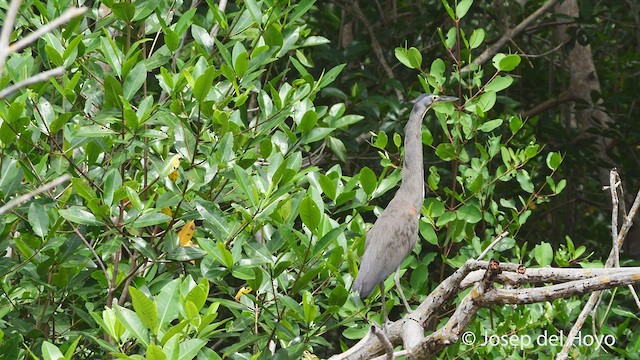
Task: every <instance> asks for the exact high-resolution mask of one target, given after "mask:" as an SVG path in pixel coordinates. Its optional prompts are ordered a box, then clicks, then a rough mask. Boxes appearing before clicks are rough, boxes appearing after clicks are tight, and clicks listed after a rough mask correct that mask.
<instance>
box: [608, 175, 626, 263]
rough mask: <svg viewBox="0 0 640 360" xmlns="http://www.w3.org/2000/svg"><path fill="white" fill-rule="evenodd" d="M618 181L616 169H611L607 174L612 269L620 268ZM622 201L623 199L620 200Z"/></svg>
mask: <svg viewBox="0 0 640 360" xmlns="http://www.w3.org/2000/svg"><path fill="white" fill-rule="evenodd" d="M617 180H618V172H617V171H616V169H611V171H610V172H609V184H611V185H610V186H609V191H610V192H611V203H612V211H611V242H612V244H613V245H612V246H611V250H612V251H613V265H614V267H620V251H619V249H618V244H617V240H618V216H620V215H619V214H618V202H619V200H618V186H619V185H620V183H619V182H618V181H617ZM622 201H624V199H622Z"/></svg>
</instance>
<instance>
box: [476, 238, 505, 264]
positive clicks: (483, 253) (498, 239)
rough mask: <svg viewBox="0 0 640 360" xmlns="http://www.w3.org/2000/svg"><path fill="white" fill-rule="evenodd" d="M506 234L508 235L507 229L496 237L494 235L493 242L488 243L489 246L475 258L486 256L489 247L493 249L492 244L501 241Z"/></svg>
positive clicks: (494, 244)
mask: <svg viewBox="0 0 640 360" xmlns="http://www.w3.org/2000/svg"><path fill="white" fill-rule="evenodd" d="M507 235H509V232H508V231H505V232H503V233H502V234H500V235H498V237H496V239H495V240H493V242H492V243H491V244H489V246H487V248H486V249H484V251H483V252H482V253H481V254H480V255H478V257H477V258H476V260H482V258H484V257H485V256H487V254H488V253H489V251H491V249H493V247H494V246H496V244H497V243H499V242H500V241H502V239H504V238H505V237H507Z"/></svg>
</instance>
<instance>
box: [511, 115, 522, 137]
mask: <svg viewBox="0 0 640 360" xmlns="http://www.w3.org/2000/svg"><path fill="white" fill-rule="evenodd" d="M522 125H523V123H522V119H520V117H519V116H512V117H510V118H509V130H511V132H512V133H514V134H515V133H517V132H518V131H519V130H520V129H522Z"/></svg>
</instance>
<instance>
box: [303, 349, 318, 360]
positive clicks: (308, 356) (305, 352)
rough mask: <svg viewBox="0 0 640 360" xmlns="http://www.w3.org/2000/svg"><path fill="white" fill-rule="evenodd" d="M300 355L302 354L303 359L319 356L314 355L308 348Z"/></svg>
mask: <svg viewBox="0 0 640 360" xmlns="http://www.w3.org/2000/svg"><path fill="white" fill-rule="evenodd" d="M302 356H304V359H305V360H318V359H319V358H318V357H317V356H315V355H314V354H313V353H311V352H310V351H309V350H305V351H304V352H303V353H302Z"/></svg>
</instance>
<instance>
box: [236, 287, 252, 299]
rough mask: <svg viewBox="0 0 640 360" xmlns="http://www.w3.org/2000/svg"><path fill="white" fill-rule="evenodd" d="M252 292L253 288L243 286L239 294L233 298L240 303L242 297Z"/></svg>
mask: <svg viewBox="0 0 640 360" xmlns="http://www.w3.org/2000/svg"><path fill="white" fill-rule="evenodd" d="M250 292H251V288H250V287H244V286H243V287H241V288H240V290H238V293H237V294H236V296H234V297H233V298H234V299H236V301H240V298H241V297H242V295H244V294H248V293H250Z"/></svg>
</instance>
